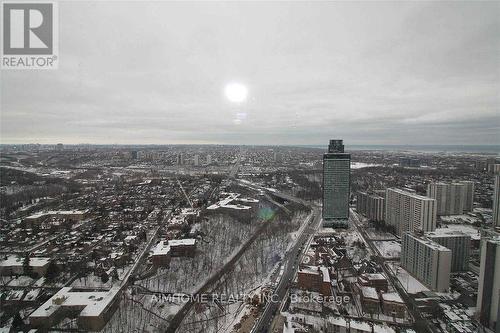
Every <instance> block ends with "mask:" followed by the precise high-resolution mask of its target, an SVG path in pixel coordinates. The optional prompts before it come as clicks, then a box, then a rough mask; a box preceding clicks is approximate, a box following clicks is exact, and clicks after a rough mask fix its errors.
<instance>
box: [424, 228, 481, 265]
mask: <svg viewBox="0 0 500 333" xmlns="http://www.w3.org/2000/svg"><path fill="white" fill-rule="evenodd" d="M425 236H426V237H427V238H429V239H430V240H432V241H434V242H436V243H438V244H441V245H443V246H444V247H446V248H448V249H450V250H451V271H452V272H460V271H467V270H469V256H470V247H471V237H470V236H469V235H466V234H464V233H463V232H460V231H458V230H448V229H446V228H441V229H436V230H435V231H432V232H428V233H426V234H425Z"/></svg>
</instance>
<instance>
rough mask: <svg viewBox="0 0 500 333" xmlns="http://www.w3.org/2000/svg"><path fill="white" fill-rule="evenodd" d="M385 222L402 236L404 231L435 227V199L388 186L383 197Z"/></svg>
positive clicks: (426, 229) (432, 228)
mask: <svg viewBox="0 0 500 333" xmlns="http://www.w3.org/2000/svg"><path fill="white" fill-rule="evenodd" d="M385 222H386V224H388V225H391V226H393V227H394V229H395V231H396V233H397V234H398V235H399V236H402V235H403V234H404V233H405V232H415V231H419V230H422V231H433V230H434V229H436V200H435V199H431V198H428V197H424V196H422V195H418V194H415V193H412V192H408V191H405V190H401V189H396V188H389V189H387V191H386V198H385Z"/></svg>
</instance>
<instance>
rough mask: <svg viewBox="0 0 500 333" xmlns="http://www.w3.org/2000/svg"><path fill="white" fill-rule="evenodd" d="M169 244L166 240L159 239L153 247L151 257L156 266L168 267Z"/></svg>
mask: <svg viewBox="0 0 500 333" xmlns="http://www.w3.org/2000/svg"><path fill="white" fill-rule="evenodd" d="M170 257H171V256H170V245H168V242H167V241H161V242H159V243H158V244H156V246H155V247H154V248H153V254H152V255H151V259H152V261H153V265H155V266H157V267H168V266H169V265H170Z"/></svg>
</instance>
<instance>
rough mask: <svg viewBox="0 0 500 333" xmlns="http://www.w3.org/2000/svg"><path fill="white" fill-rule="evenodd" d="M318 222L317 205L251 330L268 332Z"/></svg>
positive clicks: (318, 211) (319, 215) (287, 256)
mask: <svg viewBox="0 0 500 333" xmlns="http://www.w3.org/2000/svg"><path fill="white" fill-rule="evenodd" d="M320 222H321V212H320V209H319V208H318V207H314V208H313V215H312V217H311V218H310V219H309V221H308V222H307V223H308V225H307V227H305V228H304V229H303V231H302V233H301V234H300V236H299V238H298V239H297V241H296V243H295V245H294V246H293V247H292V249H291V250H290V251H289V252H288V253H287V254H286V261H285V262H284V265H285V269H284V271H283V275H282V276H281V280H280V282H279V283H278V286H277V288H276V290H275V291H274V295H273V296H272V301H270V302H268V303H267V304H266V306H265V307H264V311H263V313H262V314H261V316H260V317H259V319H258V320H257V323H256V324H255V326H254V327H253V329H252V332H268V330H269V327H270V325H271V322H272V320H273V317H274V316H275V314H276V312H277V310H278V307H279V306H280V304H281V302H282V301H283V299H284V298H285V297H286V294H287V290H288V287H289V284H290V283H291V281H292V280H293V278H294V276H295V273H296V272H297V268H298V264H299V263H300V261H301V260H302V255H303V250H304V249H305V248H306V247H307V246H306V245H307V243H308V242H309V241H310V240H311V239H312V237H313V236H314V234H315V233H316V231H317V230H318V228H319V224H320Z"/></svg>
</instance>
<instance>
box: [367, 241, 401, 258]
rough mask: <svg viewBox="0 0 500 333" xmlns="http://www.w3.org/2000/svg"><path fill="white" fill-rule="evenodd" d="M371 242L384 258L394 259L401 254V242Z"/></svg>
mask: <svg viewBox="0 0 500 333" xmlns="http://www.w3.org/2000/svg"><path fill="white" fill-rule="evenodd" d="M373 244H374V245H375V247H376V248H377V250H378V251H379V252H380V255H381V256H382V257H384V258H386V259H396V258H399V256H400V255H401V244H399V243H398V242H396V241H376V242H373Z"/></svg>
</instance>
